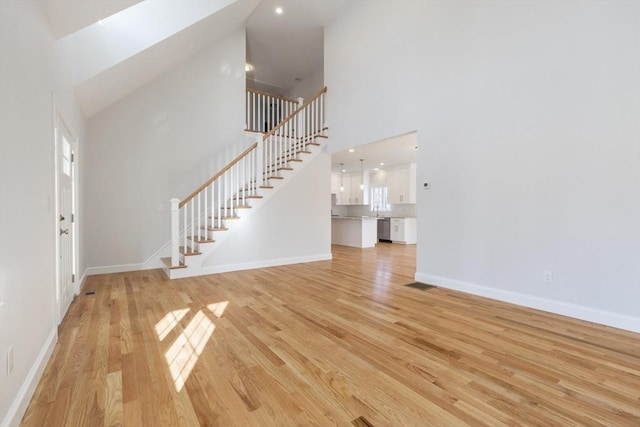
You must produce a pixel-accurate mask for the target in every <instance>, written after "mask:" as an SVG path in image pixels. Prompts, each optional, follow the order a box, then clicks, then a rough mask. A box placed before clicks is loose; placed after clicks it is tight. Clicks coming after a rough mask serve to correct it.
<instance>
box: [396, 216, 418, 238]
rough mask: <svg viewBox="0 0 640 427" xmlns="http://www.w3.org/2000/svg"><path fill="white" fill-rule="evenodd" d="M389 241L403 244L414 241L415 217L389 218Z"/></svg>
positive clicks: (415, 235)
mask: <svg viewBox="0 0 640 427" xmlns="http://www.w3.org/2000/svg"><path fill="white" fill-rule="evenodd" d="M391 241H392V242H393V243H403V244H414V243H416V241H417V233H416V219H415V218H391Z"/></svg>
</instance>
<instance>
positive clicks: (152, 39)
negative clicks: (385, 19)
mask: <svg viewBox="0 0 640 427" xmlns="http://www.w3.org/2000/svg"><path fill="white" fill-rule="evenodd" d="M347 6H348V0H262V1H261V0H180V1H178V0H169V1H157V0H146V1H141V0H110V1H105V0H44V1H43V7H44V10H45V14H46V16H47V19H48V21H49V25H50V27H51V32H52V34H53V35H54V37H55V38H56V39H57V43H58V46H59V48H60V50H61V51H62V52H65V53H66V54H67V57H68V58H70V61H71V64H70V68H71V72H72V75H73V84H74V87H75V91H76V96H77V98H78V101H79V104H80V107H81V109H82V111H83V114H84V115H85V117H91V116H93V115H95V114H97V113H98V112H100V111H102V110H103V109H105V108H107V107H108V106H109V105H111V104H113V103H115V102H117V101H118V100H119V99H121V98H123V97H125V96H126V95H128V94H130V93H131V92H133V91H135V90H136V89H138V88H139V87H141V86H143V85H145V84H147V83H149V82H151V81H152V80H154V79H155V78H157V77H158V76H160V75H161V74H163V73H165V72H167V71H168V70H170V69H171V68H173V67H175V66H176V65H178V64H180V63H181V62H184V61H186V60H187V59H189V58H190V57H192V56H194V55H196V54H197V53H198V52H200V51H202V50H203V49H205V48H206V47H207V46H209V45H211V44H213V43H214V42H215V41H216V40H218V39H220V38H221V37H223V36H224V35H226V34H228V33H229V32H231V31H233V30H234V29H237V28H246V29H247V62H250V63H251V64H252V65H253V66H254V70H253V71H252V72H250V73H248V76H247V77H248V80H247V84H248V86H250V87H254V88H259V89H268V90H269V91H271V92H272V93H276V94H284V93H285V92H286V91H287V90H288V89H290V88H291V87H292V86H294V85H295V84H296V83H297V82H298V81H299V80H300V79H304V78H306V77H307V76H309V75H310V74H312V73H314V72H315V71H317V70H320V69H322V67H323V56H324V55H323V44H324V42H323V27H324V26H325V25H327V24H328V23H329V22H331V20H333V19H335V17H336V16H337V14H338V13H339V12H340V11H341V10H342V9H343V8H345V7H347ZM276 7H281V8H282V9H283V13H282V14H276V13H275V9H276Z"/></svg>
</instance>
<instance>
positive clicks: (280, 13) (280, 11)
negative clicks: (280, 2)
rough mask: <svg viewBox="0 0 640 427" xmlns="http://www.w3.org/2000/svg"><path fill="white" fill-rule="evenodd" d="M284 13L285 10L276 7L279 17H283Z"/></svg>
mask: <svg viewBox="0 0 640 427" xmlns="http://www.w3.org/2000/svg"><path fill="white" fill-rule="evenodd" d="M282 12H284V10H282V8H281V7H276V13H277V14H278V15H282Z"/></svg>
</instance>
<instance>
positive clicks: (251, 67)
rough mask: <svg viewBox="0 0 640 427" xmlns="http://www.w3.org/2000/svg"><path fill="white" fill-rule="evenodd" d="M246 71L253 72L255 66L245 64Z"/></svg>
mask: <svg viewBox="0 0 640 427" xmlns="http://www.w3.org/2000/svg"><path fill="white" fill-rule="evenodd" d="M244 71H246V72H247V73H248V72H249V71H253V65H251V64H249V63H248V62H247V63H246V64H244Z"/></svg>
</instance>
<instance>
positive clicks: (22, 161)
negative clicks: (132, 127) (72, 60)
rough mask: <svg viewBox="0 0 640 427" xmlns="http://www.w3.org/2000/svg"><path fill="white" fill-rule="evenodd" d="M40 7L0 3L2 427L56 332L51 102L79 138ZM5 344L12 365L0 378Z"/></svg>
mask: <svg viewBox="0 0 640 427" xmlns="http://www.w3.org/2000/svg"><path fill="white" fill-rule="evenodd" d="M41 8H42V5H41V3H40V2H34V1H20V2H18V1H2V2H0V199H1V200H2V203H0V305H1V307H0V366H1V367H2V369H1V370H0V425H2V426H5V425H17V424H18V423H19V421H20V419H21V417H22V414H23V412H24V410H25V409H26V405H27V404H28V403H29V399H30V398H31V394H32V392H33V390H34V388H35V385H36V384H37V381H38V380H39V377H40V372H41V370H42V369H44V366H45V364H46V362H47V359H48V354H49V352H50V351H51V350H52V348H53V344H54V343H55V339H56V337H57V335H56V326H57V323H56V314H55V313H56V304H55V286H56V284H55V252H54V251H55V248H54V245H55V226H56V223H55V193H54V181H53V177H54V158H53V155H54V139H53V138H54V137H53V136H54V131H53V126H54V124H53V117H54V111H53V105H54V103H53V99H55V103H56V105H57V108H58V110H59V112H60V114H61V115H62V116H63V117H64V119H65V121H66V122H67V124H68V125H69V127H70V128H71V129H70V130H71V131H72V132H73V133H74V134H75V136H78V137H80V144H81V146H80V147H79V151H81V149H82V143H83V137H84V128H83V126H84V124H83V120H82V118H81V117H80V115H79V112H78V111H79V110H78V106H77V104H76V103H75V100H74V98H73V92H72V90H71V87H70V84H69V81H68V78H69V77H70V76H69V75H68V74H67V73H66V68H65V66H64V61H63V58H61V57H60V56H59V54H58V51H57V48H56V45H55V41H54V39H53V38H52V37H51V35H50V33H49V29H48V25H47V23H46V21H45V18H44V13H43V11H42V9H41ZM81 216H82V212H79V217H81ZM79 220H80V218H79ZM81 250H82V248H81ZM80 264H81V266H80V267H81V268H83V266H84V259H82V258H81V260H80ZM9 346H13V348H14V363H15V366H14V371H13V372H12V373H11V374H10V375H9V376H6V375H5V366H6V353H7V349H8V347H9Z"/></svg>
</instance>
